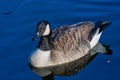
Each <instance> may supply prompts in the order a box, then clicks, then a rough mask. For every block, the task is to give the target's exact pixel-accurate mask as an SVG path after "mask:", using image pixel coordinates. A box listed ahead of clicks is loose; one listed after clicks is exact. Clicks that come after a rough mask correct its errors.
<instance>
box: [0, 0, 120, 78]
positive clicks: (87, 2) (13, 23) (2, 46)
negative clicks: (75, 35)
mask: <svg viewBox="0 0 120 80" xmlns="http://www.w3.org/2000/svg"><path fill="white" fill-rule="evenodd" d="M40 20H48V21H49V22H50V23H51V25H52V28H53V29H54V28H56V27H59V26H61V25H64V24H74V23H77V22H80V21H94V22H95V21H97V20H109V21H111V22H112V25H111V26H110V27H109V28H108V29H106V30H105V32H104V34H103V35H102V37H101V39H100V41H101V42H102V43H105V44H110V45H111V49H112V50H113V52H114V54H113V55H112V56H108V55H104V54H99V55H98V56H97V57H96V58H95V59H94V60H93V61H92V62H91V63H90V64H89V65H88V66H86V67H85V68H84V69H83V70H82V71H81V72H79V73H78V74H76V75H74V76H71V77H60V76H55V79H56V80H120V62H119V61H120V53H119V50H120V46H119V45H120V26H119V25H120V0H76V1H74V0H52V1H50V0H11V1H10V0H0V80H40V77H39V76H37V75H36V74H35V73H33V72H32V71H31V70H30V69H29V67H28V56H29V54H30V52H31V51H32V49H33V48H34V47H35V45H36V44H37V41H35V42H32V40H31V38H32V37H33V35H34V32H35V28H36V24H37V23H38V22H39V21H40Z"/></svg>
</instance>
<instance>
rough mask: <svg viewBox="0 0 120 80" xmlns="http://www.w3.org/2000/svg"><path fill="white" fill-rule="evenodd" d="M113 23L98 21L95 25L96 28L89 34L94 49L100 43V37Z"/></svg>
mask: <svg viewBox="0 0 120 80" xmlns="http://www.w3.org/2000/svg"><path fill="white" fill-rule="evenodd" d="M110 24H111V22H109V21H97V22H96V23H95V28H93V29H92V30H91V32H90V34H89V37H88V38H89V40H90V46H91V48H93V47H94V46H95V45H96V44H97V43H98V41H99V39H100V36H101V34H102V32H103V30H104V29H106V28H107V27H108V26H109V25H110Z"/></svg>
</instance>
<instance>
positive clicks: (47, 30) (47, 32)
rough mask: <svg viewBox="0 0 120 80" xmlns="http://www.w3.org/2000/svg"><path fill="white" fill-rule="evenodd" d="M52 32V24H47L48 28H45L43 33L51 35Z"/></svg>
mask: <svg viewBox="0 0 120 80" xmlns="http://www.w3.org/2000/svg"><path fill="white" fill-rule="evenodd" d="M49 34H50V25H49V24H47V26H46V28H45V31H44V33H43V36H46V35H49Z"/></svg>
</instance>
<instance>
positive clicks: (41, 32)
mask: <svg viewBox="0 0 120 80" xmlns="http://www.w3.org/2000/svg"><path fill="white" fill-rule="evenodd" d="M49 34H50V24H49V23H48V22H47V21H43V20H42V21H40V22H39V23H38V24H37V28H36V34H35V36H34V37H33V40H35V39H36V38H37V37H40V36H47V35H49Z"/></svg>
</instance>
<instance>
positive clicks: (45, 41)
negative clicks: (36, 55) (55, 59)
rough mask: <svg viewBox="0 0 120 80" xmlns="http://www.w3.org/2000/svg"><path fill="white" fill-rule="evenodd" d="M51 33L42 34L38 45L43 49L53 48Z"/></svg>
mask: <svg viewBox="0 0 120 80" xmlns="http://www.w3.org/2000/svg"><path fill="white" fill-rule="evenodd" d="M50 46H51V33H50V34H49V35H47V36H42V37H41V39H40V42H39V45H38V48H40V49H41V50H44V51H47V50H50V49H51V47H50Z"/></svg>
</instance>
